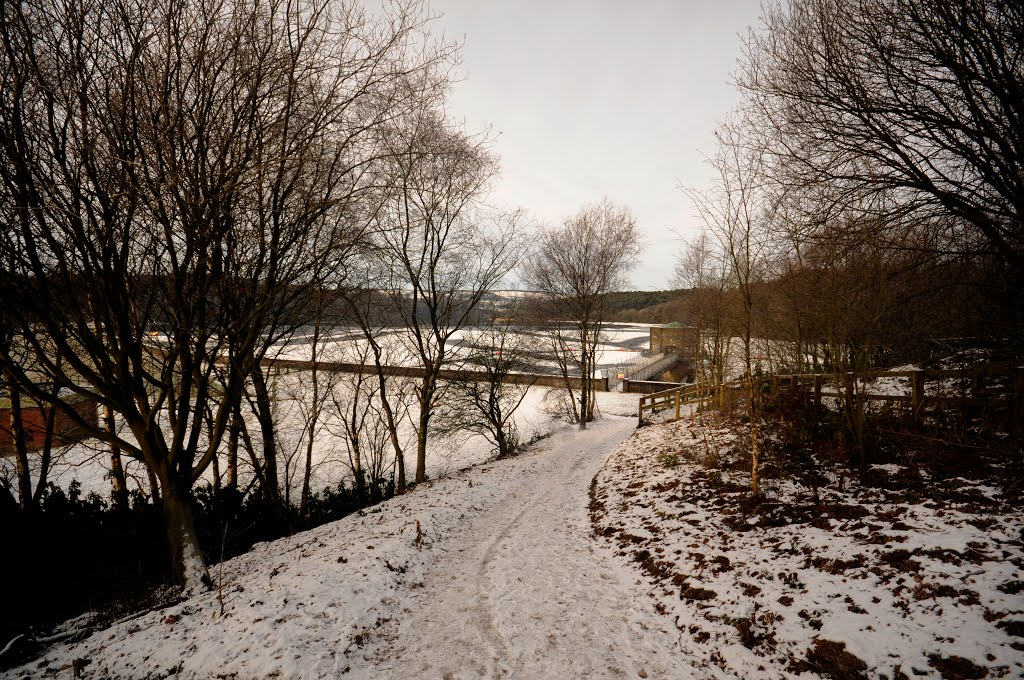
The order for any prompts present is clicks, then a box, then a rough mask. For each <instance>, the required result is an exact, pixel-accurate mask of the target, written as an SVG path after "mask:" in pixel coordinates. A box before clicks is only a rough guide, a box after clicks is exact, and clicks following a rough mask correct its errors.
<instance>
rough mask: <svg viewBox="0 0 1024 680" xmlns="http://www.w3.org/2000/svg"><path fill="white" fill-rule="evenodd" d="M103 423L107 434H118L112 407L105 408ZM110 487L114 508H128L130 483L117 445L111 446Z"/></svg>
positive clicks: (112, 444)
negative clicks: (126, 477) (125, 474)
mask: <svg viewBox="0 0 1024 680" xmlns="http://www.w3.org/2000/svg"><path fill="white" fill-rule="evenodd" d="M103 421H104V423H105V424H106V428H107V432H108V433H109V434H110V435H115V434H116V433H117V427H116V425H115V423H114V409H112V408H110V406H104V407H103ZM110 485H111V498H112V499H113V501H114V507H115V508H117V509H118V510H125V509H127V508H128V482H127V480H126V479H125V476H124V465H123V464H122V462H121V447H120V446H118V445H117V443H116V442H115V443H111V444H110Z"/></svg>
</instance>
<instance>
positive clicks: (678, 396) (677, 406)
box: [675, 390, 682, 420]
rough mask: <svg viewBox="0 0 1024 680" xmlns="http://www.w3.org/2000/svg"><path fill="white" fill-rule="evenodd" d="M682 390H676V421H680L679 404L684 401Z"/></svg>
mask: <svg viewBox="0 0 1024 680" xmlns="http://www.w3.org/2000/svg"><path fill="white" fill-rule="evenodd" d="M681 392H682V390H676V392H675V394H676V420H679V402H680V400H681V399H682V394H681Z"/></svg>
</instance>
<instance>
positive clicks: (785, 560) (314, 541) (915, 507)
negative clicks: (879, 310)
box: [5, 394, 1024, 680]
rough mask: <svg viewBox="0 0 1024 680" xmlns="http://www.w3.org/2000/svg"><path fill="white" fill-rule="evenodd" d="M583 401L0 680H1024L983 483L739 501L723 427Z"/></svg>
mask: <svg viewBox="0 0 1024 680" xmlns="http://www.w3.org/2000/svg"><path fill="white" fill-rule="evenodd" d="M601 399H602V402H601V406H602V410H603V412H604V415H605V417H604V418H603V419H602V420H601V421H599V422H597V423H595V424H594V425H593V426H592V427H591V428H590V429H589V430H588V431H587V432H584V433H580V432H577V431H576V430H575V428H573V427H570V426H560V427H558V428H556V430H555V431H554V433H553V434H552V435H551V436H550V437H548V438H546V439H544V440H542V441H540V442H538V443H537V444H535V445H534V446H533V447H532V448H531V449H530V450H529V451H528V452H526V453H524V454H522V455H520V456H518V457H516V458H513V459H510V460H505V461H498V462H489V463H485V464H482V465H477V466H475V467H472V468H469V469H466V470H464V471H462V472H460V473H457V474H452V475H451V476H449V477H447V478H444V479H439V480H436V481H433V482H429V483H427V484H424V485H420V486H418V487H417V488H416V489H415V490H414V491H413V492H411V493H409V494H407V495H405V496H401V497H397V498H394V499H392V500H390V501H387V502H385V503H383V504H381V505H379V506H376V507H374V508H373V509H371V510H369V511H365V512H361V513H358V514H356V515H353V516H350V517H348V518H345V519H343V520H340V521H338V522H335V523H332V524H329V525H326V526H324V527H320V528H318V529H315V530H311V531H308V532H305V533H302V534H299V535H296V536H293V537H290V538H286V539H282V540H279V541H275V542H273V543H269V544H260V545H257V546H256V547H255V548H254V549H253V550H252V551H251V552H249V553H247V554H245V555H242V556H240V557H237V558H235V559H232V560H229V561H227V562H225V563H224V564H223V565H222V566H221V567H216V566H215V567H214V568H213V570H212V574H213V576H214V579H215V581H216V583H217V584H218V586H219V587H218V588H217V589H216V590H215V591H214V592H210V593H206V594H202V595H198V596H196V597H193V598H191V599H189V600H186V601H184V602H181V603H179V604H177V605H174V606H171V607H167V608H164V609H161V610H159V611H153V612H149V613H145V614H141V615H137V616H134V617H130V618H128V619H126V620H123V621H121V622H118V623H116V624H115V625H113V626H111V627H110V628H108V629H106V630H101V631H99V632H96V633H94V634H92V635H91V636H90V637H88V638H86V639H85V640H83V641H81V642H78V643H77V644H66V645H62V646H58V647H55V648H53V649H51V651H50V653H49V654H48V655H47V656H46V657H44V658H43V659H39V660H37V661H34V662H32V663H31V664H29V665H26V666H24V667H22V668H20V669H13V670H11V671H9V672H8V673H7V675H6V676H5V677H12V678H27V677H46V676H54V675H57V676H60V677H67V676H69V675H70V674H71V673H72V671H73V670H74V668H75V667H76V666H77V668H78V669H80V674H81V677H84V678H157V677H169V676H174V677H184V678H215V677H216V678H263V677H281V678H321V677H352V678H480V677H487V678H497V677H508V678H637V677H638V678H647V677H650V678H670V679H676V678H679V679H682V678H699V679H703V678H737V677H739V678H798V677H799V678H818V677H826V678H827V677H831V678H833V679H835V680H839V679H846V678H850V679H856V678H879V679H881V678H885V679H886V680H897V679H899V678H908V679H909V678H918V677H921V678H946V679H950V680H952V679H954V678H982V677H989V678H1004V677H1005V678H1008V677H1024V644H1022V641H1024V640H1022V636H1024V598H1022V597H1021V593H1022V592H1024V549H1022V542H1021V539H1022V530H1024V514H1022V512H1021V510H1020V509H1019V507H1009V506H1007V505H1006V504H1005V503H1003V502H1002V501H1001V500H1000V499H999V496H998V492H997V491H996V490H995V489H993V488H991V487H990V486H986V485H985V484H984V483H980V482H978V481H976V480H968V479H961V480H957V483H956V484H954V485H953V486H954V487H955V488H953V489H951V490H950V493H948V494H947V495H945V496H941V497H936V496H935V495H932V496H929V497H921V498H917V499H915V498H913V497H908V496H906V495H901V494H900V493H896V492H890V490H889V489H888V488H887V487H886V486H885V485H884V484H883V485H881V486H876V487H872V488H859V487H855V486H854V487H850V488H848V489H847V491H846V492H835V491H831V490H823V491H822V498H821V499H820V502H819V503H818V504H817V505H812V504H811V503H810V501H809V500H808V498H807V494H806V490H804V489H800V488H798V487H796V486H795V485H792V484H790V483H789V482H785V481H782V480H766V481H765V484H766V486H767V487H768V489H767V490H768V496H769V498H771V499H773V500H771V501H770V502H765V503H762V504H761V505H760V506H758V507H756V508H751V507H748V506H747V505H745V504H744V499H745V498H747V497H748V493H747V491H746V485H745V479H744V474H743V472H742V470H740V469H738V468H737V467H736V466H735V465H731V464H730V462H729V461H730V460H732V459H733V458H734V457H735V456H734V454H735V452H732V451H731V449H732V448H733V447H734V445H735V444H736V442H737V439H736V434H735V432H734V431H730V430H728V429H724V428H723V429H718V428H714V427H710V426H708V427H704V428H701V429H691V426H690V425H689V419H688V418H684V420H682V421H680V422H676V423H663V424H656V425H650V426H647V427H644V428H642V429H640V430H636V431H634V430H633V427H634V423H635V415H634V413H635V410H634V409H635V405H636V396H635V395H615V394H604V395H601ZM878 468H879V469H878V470H877V471H876V472H877V474H878V475H879V476H881V477H886V476H892V478H896V477H898V476H900V475H906V474H908V471H907V470H906V469H902V468H900V467H899V466H895V465H888V466H878ZM588 492H589V497H588ZM588 511H589V516H588ZM76 625H78V624H77V623H76V622H70V623H69V624H68V627H69V628H74V627H75V626H76Z"/></svg>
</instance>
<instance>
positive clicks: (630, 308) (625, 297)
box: [606, 290, 689, 323]
mask: <svg viewBox="0 0 1024 680" xmlns="http://www.w3.org/2000/svg"><path fill="white" fill-rule="evenodd" d="M688 293H689V291H687V290H630V291H621V292H617V293H609V294H608V296H607V297H606V302H607V305H608V312H609V319H610V320H611V321H634V322H639V323H671V322H673V321H679V322H681V323H686V322H687V320H688V319H687V318H685V317H686V316H687V314H686V304H685V300H686V295H687V294H688Z"/></svg>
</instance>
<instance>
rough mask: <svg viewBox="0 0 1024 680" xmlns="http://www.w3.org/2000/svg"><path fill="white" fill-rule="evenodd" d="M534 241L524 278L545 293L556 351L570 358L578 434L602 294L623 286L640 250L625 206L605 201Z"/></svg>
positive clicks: (602, 316)
mask: <svg viewBox="0 0 1024 680" xmlns="http://www.w3.org/2000/svg"><path fill="white" fill-rule="evenodd" d="M536 241H537V245H536V249H535V251H534V254H533V256H532V257H531V258H530V259H529V260H528V262H527V266H526V272H525V279H526V281H527V283H528V285H530V286H531V287H533V288H534V289H535V290H537V291H540V292H541V293H543V294H544V295H545V297H546V300H547V302H548V303H549V305H550V306H549V307H548V310H547V324H548V327H549V329H553V331H552V337H553V338H554V339H555V344H556V348H557V352H558V354H559V355H561V356H566V357H571V360H572V362H573V363H574V364H575V366H576V368H577V370H578V372H579V377H580V378H581V381H580V411H579V426H580V429H581V430H584V429H586V427H587V422H589V421H590V420H593V417H594V394H593V388H592V386H593V380H594V378H595V377H596V372H597V365H596V358H597V349H598V345H599V342H600V338H601V332H602V330H603V329H604V326H605V322H606V319H607V314H606V310H605V295H606V294H607V293H610V292H612V291H615V290H618V289H620V288H621V287H622V286H623V285H624V284H625V282H626V275H627V273H628V272H629V270H630V269H631V268H632V267H633V265H634V264H635V258H636V256H637V255H638V254H639V253H640V250H641V249H642V247H643V244H642V239H641V236H640V231H639V229H638V228H637V225H636V220H635V219H634V218H633V215H632V214H631V213H630V211H629V209H628V208H625V207H619V206H616V205H615V204H613V203H612V202H611V201H609V200H608V199H605V200H603V201H601V202H599V203H593V204H589V205H586V206H584V207H583V208H581V209H580V211H579V212H578V213H576V214H575V215H574V216H572V217H570V218H568V219H566V220H565V222H563V223H562V225H561V226H560V227H549V228H546V229H542V230H540V233H539V235H538V238H537V239H536ZM567 386H568V380H567Z"/></svg>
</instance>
